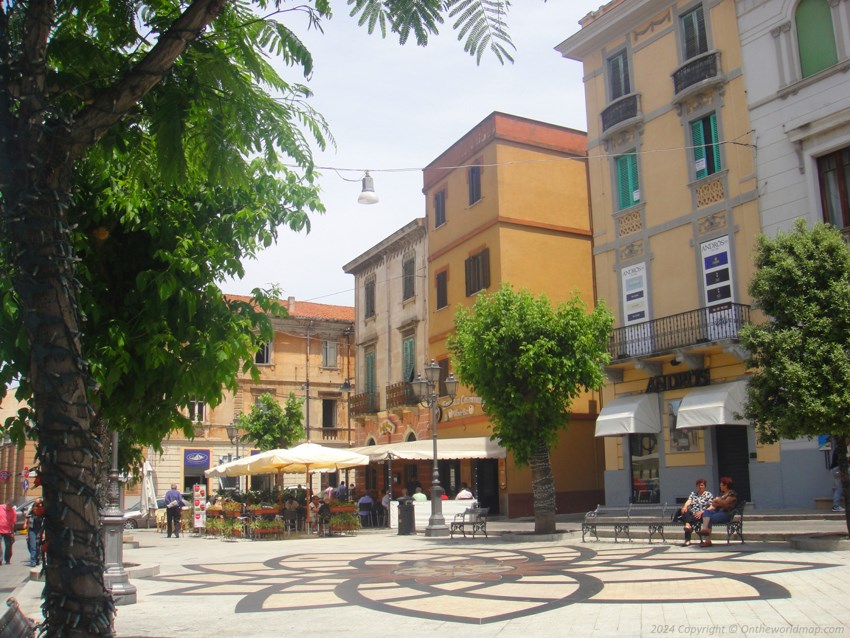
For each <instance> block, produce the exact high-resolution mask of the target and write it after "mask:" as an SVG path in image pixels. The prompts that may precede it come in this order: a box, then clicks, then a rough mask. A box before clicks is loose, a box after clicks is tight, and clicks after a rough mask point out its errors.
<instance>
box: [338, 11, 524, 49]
mask: <svg viewBox="0 0 850 638" xmlns="http://www.w3.org/2000/svg"><path fill="white" fill-rule="evenodd" d="M348 4H349V6H351V12H350V15H352V16H357V15H359V18H358V20H357V22H358V24H360V25H361V26H364V25H365V26H366V28H367V29H368V30H369V33H373V32H374V31H375V29H376V28H379V29H380V31H381V36H382V37H386V36H387V30H388V29H389V31H391V32H392V33H395V34H397V35H398V40H399V43H400V44H405V43H407V41H408V39H409V38H410V35H411V34H413V36H414V38H415V39H416V44H418V45H419V46H425V45H427V44H428V38H429V37H431V36H433V35H437V34H438V33H439V29H440V25H441V24H443V14H444V13H445V14H446V15H447V16H448V17H449V18H452V19H453V20H454V22H453V23H452V28H453V29H454V30H455V31H457V38H458V40H461V41H463V42H464V46H463V49H464V51H466V52H467V53H469V54H470V55H474V56H475V59H476V62H478V63H479V64H480V62H481V57H482V56H483V55H484V53H485V52H487V51H488V50H489V51H490V52H491V53H493V54H494V55H495V56H496V58H497V59H498V60H499V61H500V62H502V63H504V62H505V61H506V60H507V61H510V62H513V57H511V55H510V52H509V49H513V48H514V45H513V43H512V42H511V38H510V35H509V33H508V30H507V27H506V24H505V18H506V15H507V11H508V9H509V8H510V6H511V3H510V2H509V0H348Z"/></svg>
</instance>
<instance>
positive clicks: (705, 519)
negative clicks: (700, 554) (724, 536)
mask: <svg viewBox="0 0 850 638" xmlns="http://www.w3.org/2000/svg"><path fill="white" fill-rule="evenodd" d="M737 504H738V495H737V494H736V493H735V490H733V489H732V479H731V478H729V477H728V476H724V477H723V478H721V479H720V496H718V497H716V498H715V499H713V500H712V501H711V505H710V506H709V508H708V509H707V510H705V511H704V512H703V513H702V529H701V530H700V531H699V532H697V533H698V534H699V535H700V536H702V540H701V541H700V544H699V546H700V547H711V526H712V525H713V524H714V523H728V522H729V521H730V520H732V515H731V514H730V512H731V511H732V510H733V509H735V505H737Z"/></svg>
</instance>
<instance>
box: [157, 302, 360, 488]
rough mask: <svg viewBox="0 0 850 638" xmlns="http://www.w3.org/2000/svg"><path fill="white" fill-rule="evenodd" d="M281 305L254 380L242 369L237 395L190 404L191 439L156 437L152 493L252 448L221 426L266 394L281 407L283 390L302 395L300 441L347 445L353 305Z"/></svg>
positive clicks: (190, 480) (185, 484)
mask: <svg viewBox="0 0 850 638" xmlns="http://www.w3.org/2000/svg"><path fill="white" fill-rule="evenodd" d="M231 297H235V296H231ZM243 299H244V300H246V301H247V300H248V298H247V297H245V298H243ZM281 304H282V305H283V306H285V307H286V309H287V312H288V316H287V317H286V318H282V319H278V318H275V319H273V320H272V325H273V327H274V340H273V341H272V342H271V343H269V344H267V345H266V346H264V347H263V348H261V349H260V350H259V351H258V352H257V354H256V363H257V365H258V367H259V369H260V379H259V381H254V380H253V379H252V378H251V377H250V375H248V374H243V375H242V376H241V377H240V378H239V381H238V383H239V386H238V390H237V391H236V393H227V394H226V395H225V399H224V401H223V402H222V403H221V404H220V405H218V406H216V407H215V408H210V407H209V406H206V405H205V404H203V403H202V402H199V403H197V404H195V405H193V406H192V407H191V409H190V416H191V417H192V418H193V420H194V421H195V422H196V425H195V438H194V439H191V440H189V439H184V438H181V437H179V436H176V435H172V436H171V437H169V438H168V439H166V440H164V441H163V442H162V448H163V453H162V455H159V454H155V453H150V454H149V455H148V459H149V461H150V463H151V466H152V468H153V471H154V476H155V480H156V486H157V491H158V492H164V490H165V489H167V488H168V486H169V485H170V484H171V483H177V484H178V486H180V487H182V489H183V490H184V491H188V490H189V489H191V487H192V485H194V484H195V483H199V482H202V483H206V482H207V479H206V478H204V470H207V469H209V468H210V467H214V466H215V465H217V464H218V463H219V462H220V461H222V460H227V459H228V458H233V457H236V456H246V455H248V454H251V453H252V452H254V451H255V449H254V448H252V447H251V446H250V445H249V444H248V443H247V442H243V441H240V440H236V439H234V441H231V440H230V439H229V438H228V435H227V426H228V425H231V424H232V423H233V421H234V419H235V418H236V416H237V415H238V414H240V413H248V412H250V410H251V407H252V406H253V405H254V403H255V402H256V401H257V399H258V398H259V397H260V396H261V395H263V394H265V393H270V394H271V395H272V396H273V397H275V399H277V401H279V402H280V404H281V405H283V404H284V403H285V402H286V400H287V399H288V398H289V395H290V393H294V394H295V396H296V397H298V398H299V399H303V400H304V405H303V406H302V410H303V412H304V439H305V440H310V441H314V442H317V443H321V444H323V445H329V446H338V447H349V444H350V443H351V442H353V434H352V431H351V428H350V427H349V419H348V403H347V394H346V393H345V391H344V388H342V387H341V386H342V385H343V383H344V382H345V381H346V379H348V378H349V377H353V370H354V367H355V355H354V341H353V328H354V308H352V307H350V306H334V305H328V304H318V303H311V302H304V301H296V300H295V299H294V298H292V297H290V298H289V299H286V300H282V301H281ZM290 478H292V481H295V482H303V480H304V479H303V477H294V475H293V477H290ZM287 480H288V479H287ZM324 480H325V481H327V480H333V481H336V480H339V477H337V476H335V475H332V476H325V477H324ZM251 482H252V486H261V485H263V479H256V480H255V479H252V480H251ZM245 486H246V479H242V487H243V488H244V487H245ZM208 488H209V490H210V493H212V494H214V493H215V492H216V490H217V489H218V488H219V485H218V480H215V481H210V482H209V483H208Z"/></svg>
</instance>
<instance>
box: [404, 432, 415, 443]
mask: <svg viewBox="0 0 850 638" xmlns="http://www.w3.org/2000/svg"><path fill="white" fill-rule="evenodd" d="M415 440H416V435H415V434H414V433H413V432H408V433H407V436H406V437H404V442H405V443H409V442H410V441H415Z"/></svg>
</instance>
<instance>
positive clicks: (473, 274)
mask: <svg viewBox="0 0 850 638" xmlns="http://www.w3.org/2000/svg"><path fill="white" fill-rule="evenodd" d="M464 267H465V269H466V296H467V297H469V296H470V295H474V294H475V293H476V292H478V291H480V290H484V289H485V288H487V287H488V286H489V285H490V249H489V248H485V249H484V250H482V251H481V252H480V253H478V254H477V255H473V256H472V257H470V258H469V259H467V260H466V262H464Z"/></svg>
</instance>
